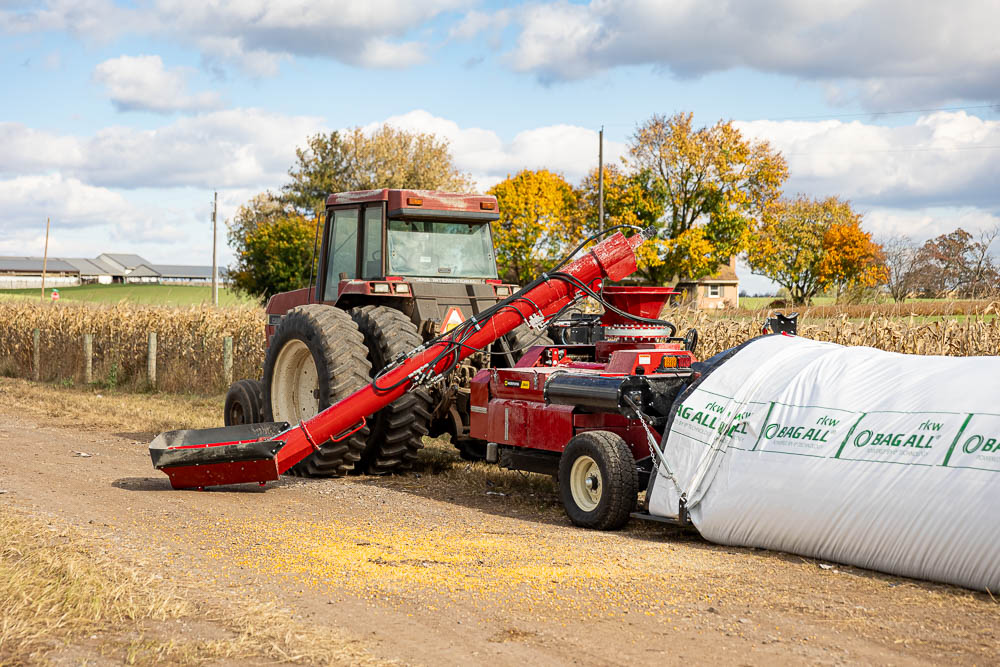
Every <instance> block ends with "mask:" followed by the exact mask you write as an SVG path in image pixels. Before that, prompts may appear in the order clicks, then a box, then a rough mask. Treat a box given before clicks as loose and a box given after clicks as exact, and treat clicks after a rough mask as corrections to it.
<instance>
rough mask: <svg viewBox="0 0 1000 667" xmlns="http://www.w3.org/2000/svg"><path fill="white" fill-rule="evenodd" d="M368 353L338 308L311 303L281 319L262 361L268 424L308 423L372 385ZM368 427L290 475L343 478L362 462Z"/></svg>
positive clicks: (298, 466)
mask: <svg viewBox="0 0 1000 667" xmlns="http://www.w3.org/2000/svg"><path fill="white" fill-rule="evenodd" d="M367 356H368V352H367V350H366V349H365V343H364V337H363V336H362V335H361V333H360V332H359V331H358V327H357V325H355V324H354V320H352V319H351V317H350V316H349V315H348V314H347V313H346V312H344V311H343V310H340V309H339V308H334V307H332V306H324V305H321V304H310V305H307V306H299V307H298V308H293V309H292V310H290V311H288V312H287V313H286V314H285V316H284V317H282V318H281V323H280V324H278V327H277V329H276V330H275V332H274V336H273V337H272V338H271V343H270V345H269V346H268V348H267V356H266V357H265V359H264V393H263V399H264V400H263V413H264V415H263V416H264V420H265V421H287V422H289V423H291V424H295V423H298V422H300V421H303V420H306V419H309V418H310V417H312V416H313V415H315V414H316V413H318V412H319V411H321V410H325V409H326V408H328V407H330V405H332V404H333V403H336V402H337V401H339V400H341V399H343V398H346V397H347V396H349V395H351V394H352V393H354V392H355V391H357V390H358V389H360V388H361V387H363V386H365V385H366V384H368V382H369V381H370V380H369V378H370V376H369V370H370V368H371V366H370V365H369V363H368V358H367ZM367 437H368V429H367V428H363V429H361V430H359V431H358V432H357V433H354V434H353V435H350V436H348V437H346V438H344V439H343V440H339V441H337V442H325V443H323V444H322V445H320V448H319V450H318V451H316V452H313V453H312V454H310V455H309V457H308V458H306V459H303V460H302V461H300V462H299V463H298V464H296V465H295V466H294V467H293V468H292V469H291V470H289V471H288V472H289V473H291V474H293V475H301V476H303V477H330V476H334V475H344V474H346V473H347V472H348V471H349V470H351V469H352V468H353V467H354V464H355V462H356V461H358V459H360V458H361V453H362V452H363V451H364V448H365V439H366V438H367Z"/></svg>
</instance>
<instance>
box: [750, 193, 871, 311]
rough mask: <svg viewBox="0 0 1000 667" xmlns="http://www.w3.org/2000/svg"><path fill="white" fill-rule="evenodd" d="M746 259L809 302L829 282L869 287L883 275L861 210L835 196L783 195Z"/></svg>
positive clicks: (798, 299) (797, 298) (801, 300)
mask: <svg viewBox="0 0 1000 667" xmlns="http://www.w3.org/2000/svg"><path fill="white" fill-rule="evenodd" d="M747 261H748V263H749V264H750V268H752V269H753V271H754V272H755V273H758V274H761V275H764V276H767V277H768V278H770V279H771V280H773V281H775V282H776V283H778V284H779V285H781V286H782V287H784V288H786V289H787V290H788V293H789V295H790V296H791V298H792V301H793V302H794V303H796V304H808V303H809V302H811V301H812V298H813V297H814V296H816V295H817V294H819V293H820V292H822V291H824V290H826V289H827V288H829V287H836V288H837V289H838V293H839V292H841V291H843V289H845V288H847V287H854V286H861V287H874V286H875V285H878V284H879V283H881V282H883V281H884V280H885V278H886V269H885V260H884V256H883V254H882V248H881V246H879V245H878V244H877V243H875V242H874V241H872V237H871V234H869V233H868V232H866V231H864V230H863V229H861V215H860V214H858V213H856V212H855V211H854V210H853V209H852V208H851V205H850V203H849V202H846V201H842V200H841V199H838V198H837V197H827V198H826V199H822V200H819V199H815V200H814V199H808V198H806V197H805V196H803V195H800V196H799V197H798V198H797V199H795V200H791V201H789V200H782V201H778V202H776V203H775V204H774V205H772V206H771V207H770V208H769V210H768V212H767V214H766V215H765V216H764V219H763V221H762V222H761V224H760V226H759V227H758V228H757V230H756V231H755V233H754V235H753V238H752V241H751V243H750V247H749V250H748V251H747Z"/></svg>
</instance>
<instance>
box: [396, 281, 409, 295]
mask: <svg viewBox="0 0 1000 667" xmlns="http://www.w3.org/2000/svg"><path fill="white" fill-rule="evenodd" d="M409 293H410V286H409V285H407V284H406V283H396V294H409Z"/></svg>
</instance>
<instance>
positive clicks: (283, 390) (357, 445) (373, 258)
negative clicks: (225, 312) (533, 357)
mask: <svg viewBox="0 0 1000 667" xmlns="http://www.w3.org/2000/svg"><path fill="white" fill-rule="evenodd" d="M326 205H327V209H326V224H325V225H323V227H322V229H323V238H322V240H321V243H320V255H319V270H318V272H317V276H316V280H315V282H313V281H312V280H310V285H309V287H307V288H303V289H299V290H295V291H292V292H285V293H282V294H276V295H275V296H273V297H271V299H270V300H269V301H268V303H267V308H266V310H267V317H268V322H267V342H268V345H267V355H266V357H265V361H264V372H263V377H262V379H261V380H260V381H258V380H240V381H238V382H236V383H235V384H233V386H232V387H231V388H230V389H229V393H228V394H227V396H226V405H225V423H226V425H227V426H230V425H239V424H252V423H258V422H286V421H287V422H290V423H297V422H300V421H303V420H305V419H308V418H309V417H312V416H313V415H315V414H317V413H318V412H320V411H321V410H324V409H325V408H327V407H329V406H330V405H332V404H333V403H336V402H337V401H339V400H341V399H342V398H344V397H346V396H348V395H349V394H351V393H352V392H353V391H355V390H356V389H358V388H359V387H362V386H364V385H365V384H367V383H369V382H370V381H371V379H372V377H373V376H374V375H375V374H376V373H378V372H379V371H380V370H381V369H382V368H384V367H385V366H387V365H388V364H389V363H390V362H391V361H392V360H393V359H397V358H398V357H400V356H401V355H405V354H407V353H409V352H410V351H411V350H413V349H414V348H416V347H418V346H420V345H421V344H422V343H424V342H425V341H428V340H430V339H432V338H434V337H436V336H438V335H440V334H442V333H444V332H447V331H448V330H450V329H451V328H453V327H455V326H457V325H459V324H461V323H462V322H464V321H465V320H466V319H467V318H469V317H472V316H473V315H477V314H479V313H480V312H482V311H483V310H485V309H486V308H488V307H490V306H492V305H494V304H496V303H497V301H498V300H502V299H504V298H507V297H508V296H510V295H511V294H512V293H513V292H515V291H516V290H517V286H516V285H509V284H504V283H503V282H502V281H501V280H499V278H498V276H497V267H496V257H495V254H494V249H493V240H492V236H491V230H490V223H491V222H495V221H497V220H498V219H499V217H500V216H499V211H498V208H497V201H496V198H495V197H491V196H485V195H464V194H449V193H443V192H432V191H420V190H367V191H362V192H345V193H339V194H333V195H330V197H329V198H328V199H327V202H326ZM318 232H319V230H318V229H317V234H318ZM533 342H537V343H540V344H549V343H551V340H549V339H548V338H547V337H546V336H545V335H544V334H543V333H541V332H538V333H534V332H531V331H530V330H529V329H528V328H527V327H524V326H522V327H519V328H517V329H515V330H514V331H512V332H511V333H509V334H507V335H506V336H504V337H503V338H501V339H500V340H498V341H497V342H496V343H494V344H493V346H492V347H491V348H490V354H486V353H478V354H474V355H472V356H470V357H469V358H467V359H465V360H464V361H463V363H462V364H461V365H459V366H458V367H457V368H455V369H454V370H452V371H451V372H450V373H448V374H447V376H446V377H443V378H442V379H441V381H439V382H437V383H435V384H434V385H432V386H430V387H422V388H420V389H419V390H417V391H413V392H410V393H408V394H405V395H403V396H401V397H400V398H399V399H397V400H396V401H394V402H392V403H391V404H389V405H388V406H386V407H385V408H383V409H381V410H380V411H379V412H378V413H377V414H376V415H374V417H373V418H372V419H370V420H369V422H368V425H367V427H365V428H362V429H360V430H358V431H357V432H356V433H354V434H353V435H351V436H350V437H348V438H345V439H344V440H341V441H339V442H335V443H333V442H328V443H326V444H324V445H323V446H321V447H319V448H318V450H317V451H316V452H315V453H314V454H313V455H312V456H310V457H308V458H307V459H305V460H303V461H302V462H301V463H299V464H298V465H296V466H295V467H294V468H293V469H292V472H293V473H296V474H300V475H304V476H329V475H342V474H345V473H346V472H348V471H350V470H352V469H353V470H355V471H358V472H367V473H374V474H380V473H388V472H393V471H398V470H406V469H408V468H410V467H411V464H412V461H413V460H414V458H415V457H416V453H417V450H419V449H420V447H421V446H422V445H421V440H422V438H423V436H425V435H431V436H438V435H442V434H444V433H448V434H450V435H451V438H452V442H453V443H455V444H456V446H457V447H458V448H459V450H460V451H462V453H463V455H465V456H474V455H475V454H476V453H479V454H481V453H482V452H481V451H480V450H481V449H482V445H481V444H478V443H476V442H475V441H473V440H470V439H469V438H468V431H469V414H470V409H469V408H470V406H469V391H470V389H469V387H470V382H471V380H472V378H473V377H474V376H475V375H476V373H477V372H478V371H479V370H481V369H483V368H486V367H491V366H513V365H514V364H515V363H516V362H517V360H518V359H519V358H520V356H521V354H522V353H523V350H524V349H525V348H526V346H528V345H530V344H532V343H533Z"/></svg>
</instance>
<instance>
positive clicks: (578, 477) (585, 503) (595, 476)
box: [569, 456, 604, 512]
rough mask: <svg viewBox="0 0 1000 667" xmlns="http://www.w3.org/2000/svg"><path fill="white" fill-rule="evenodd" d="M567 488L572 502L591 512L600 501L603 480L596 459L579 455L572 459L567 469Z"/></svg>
mask: <svg viewBox="0 0 1000 667" xmlns="http://www.w3.org/2000/svg"><path fill="white" fill-rule="evenodd" d="M569 489H570V492H571V493H572V494H573V502H574V503H576V506H577V507H579V508H580V509H581V510H583V511H584V512H593V511H594V510H595V509H596V508H597V506H598V505H599V504H600V502H601V494H602V492H603V491H604V480H603V479H601V469H600V468H599V467H598V465H597V461H595V460H594V459H592V458H590V457H589V456H581V457H579V458H578V459H576V460H575V461H573V467H572V468H571V469H570V471H569Z"/></svg>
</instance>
